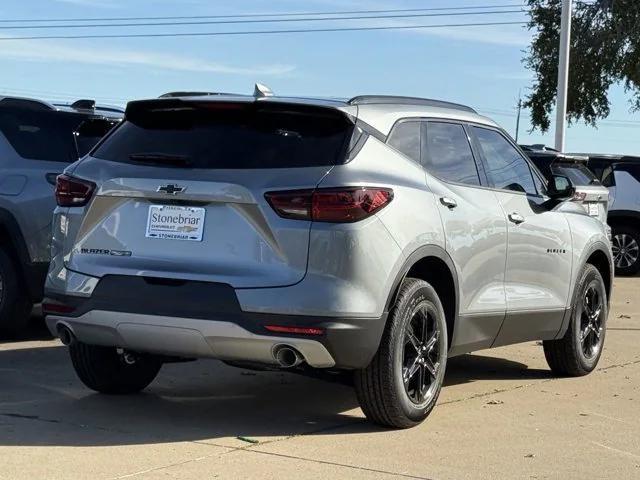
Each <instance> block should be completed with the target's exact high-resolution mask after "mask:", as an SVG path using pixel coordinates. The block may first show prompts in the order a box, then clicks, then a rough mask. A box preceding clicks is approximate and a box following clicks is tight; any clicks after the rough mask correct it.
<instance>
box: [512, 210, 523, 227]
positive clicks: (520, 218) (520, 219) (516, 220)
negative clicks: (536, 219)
mask: <svg viewBox="0 0 640 480" xmlns="http://www.w3.org/2000/svg"><path fill="white" fill-rule="evenodd" d="M509 221H511V222H513V223H515V224H516V225H519V224H521V223H522V222H524V217H523V216H522V215H520V214H519V213H516V212H513V213H510V214H509Z"/></svg>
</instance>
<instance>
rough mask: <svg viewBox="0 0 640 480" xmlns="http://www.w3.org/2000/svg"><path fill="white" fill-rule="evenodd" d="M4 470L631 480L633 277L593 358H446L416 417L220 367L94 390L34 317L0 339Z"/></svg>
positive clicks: (637, 377) (638, 437) (639, 295)
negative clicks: (128, 391) (429, 409)
mask: <svg viewBox="0 0 640 480" xmlns="http://www.w3.org/2000/svg"><path fill="white" fill-rule="evenodd" d="M0 458H1V459H2V461H1V463H0V465H1V466H0V478H2V479H5V478H6V479H22V478H25V479H27V478H28V479H33V478H46V479H58V478H60V479H67V478H69V479H74V478H91V479H121V478H133V479H156V478H162V479H165V478H166V479H198V480H200V479H209V478H252V479H257V478H274V479H275V478H277V479H279V480H281V479H286V478H296V479H298V478H311V477H314V478H380V479H383V478H394V477H395V478H421V479H423V478H425V479H433V480H439V479H464V478H474V479H475V478H491V479H494V478H495V479H500V478H505V479H513V478H527V479H529V478H537V479H542V478H563V479H572V478H581V479H584V478H616V479H627V478H640V278H619V279H616V281H615V294H614V298H613V301H612V305H611V313H610V315H609V324H608V331H607V339H606V344H605V351H604V355H603V357H602V359H601V361H600V365H599V367H598V369H597V371H595V372H594V373H592V374H591V375H590V376H588V377H585V378H554V377H553V376H552V375H551V374H550V372H549V370H548V368H547V365H546V363H545V360H544V356H543V353H542V347H541V346H540V345H538V344H536V343H527V344H522V345H516V346H511V347H505V348H499V349H495V350H490V351H485V352H478V353H477V354H473V355H465V356H462V357H459V358H455V359H452V360H451V361H450V363H449V366H448V372H447V378H446V381H445V387H444V389H443V390H442V394H441V396H440V400H439V404H438V406H437V407H436V409H435V410H434V412H433V413H432V415H431V416H430V417H429V419H428V420H427V421H426V422H425V423H424V424H422V425H420V426H418V427H416V428H413V429H410V430H404V431H392V430H385V429H381V428H378V427H375V426H373V425H371V424H369V423H367V422H366V421H365V419H364V417H363V415H362V412H361V411H360V409H359V408H358V405H357V401H356V398H355V395H354V393H353V391H352V389H351V388H349V387H347V386H343V385H341V384H339V383H329V382H324V381H319V380H313V379H309V378H304V377H301V376H298V375H294V374H289V373H280V372H250V371H245V370H241V369H236V368H232V367H228V366H226V365H224V364H222V363H220V362H217V361H199V362H194V363H186V364H174V365H167V366H165V367H163V370H162V372H161V374H160V376H159V377H158V379H157V380H156V381H155V382H154V383H153V384H152V386H151V387H150V388H149V389H147V390H146V391H145V392H144V393H143V394H140V395H134V396H128V397H114V396H111V397H109V396H103V395H98V394H94V393H93V392H90V391H89V390H87V389H86V388H84V387H83V386H82V384H81V383H80V382H79V380H77V379H76V377H75V374H74V373H73V371H72V368H71V365H70V362H69V359H68V356H67V352H66V349H65V348H64V347H63V346H62V345H61V344H60V343H59V342H58V341H57V340H52V339H51V338H50V337H49V336H48V335H47V334H46V333H45V331H44V329H42V328H41V327H38V326H37V322H36V327H35V328H34V330H33V331H32V332H29V333H28V334H27V335H26V336H25V338H23V339H17V340H16V339H14V340H2V341H0Z"/></svg>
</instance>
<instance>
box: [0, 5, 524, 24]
mask: <svg viewBox="0 0 640 480" xmlns="http://www.w3.org/2000/svg"><path fill="white" fill-rule="evenodd" d="M518 6H519V7H522V6H523V4H522V2H520V3H515V4H502V5H476V6H467V7H430V8H396V9H388V10H346V11H345V10H343V11H333V12H326V11H325V12H297V13H291V12H284V13H246V14H235V15H182V16H168V17H158V16H155V17H106V18H105V17H90V18H86V17H85V18H77V17H76V18H58V19H56V18H31V19H29V18H23V19H0V23H18V22H117V21H132V20H193V19H199V18H200V19H212V18H250V17H294V16H309V15H354V14H369V13H371V14H377V13H399V12H428V11H429V12H430V11H450V10H451V11H453V10H481V9H491V8H513V7H518Z"/></svg>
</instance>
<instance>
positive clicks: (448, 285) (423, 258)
mask: <svg viewBox="0 0 640 480" xmlns="http://www.w3.org/2000/svg"><path fill="white" fill-rule="evenodd" d="M407 277H411V278H419V279H421V280H424V281H425V282H428V283H429V284H430V285H431V286H432V287H433V288H434V289H435V291H436V293H437V294H438V297H439V298H440V301H441V302H442V307H443V309H444V313H445V319H446V323H447V338H448V340H449V347H450V346H451V342H452V340H453V335H454V332H455V328H456V323H457V319H458V303H459V286H458V275H457V273H456V268H455V264H454V263H453V260H452V259H451V257H450V256H449V254H448V253H447V252H446V251H445V250H444V249H443V248H442V247H439V246H437V245H425V246H422V247H420V248H418V249H417V250H416V251H414V252H413V253H412V254H411V255H409V256H408V257H407V259H406V260H405V262H404V265H403V267H402V269H401V270H400V272H399V274H398V275H397V276H396V279H395V281H394V283H393V286H392V288H391V292H390V294H389V297H388V299H387V303H386V305H385V311H386V312H388V311H390V310H391V308H393V304H394V303H395V300H396V297H397V295H398V291H399V290H400V285H401V284H402V282H403V280H404V279H405V278H407Z"/></svg>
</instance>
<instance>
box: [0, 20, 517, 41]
mask: <svg viewBox="0 0 640 480" xmlns="http://www.w3.org/2000/svg"><path fill="white" fill-rule="evenodd" d="M526 24H527V23H526V22H485V23H483V22H479V23H449V24H440V25H394V26H391V25H388V26H384V27H345V28H342V27H337V28H315V29H291V30H250V31H239V32H179V33H130V34H99V35H93V34H90V35H42V36H38V35H34V36H24V37H0V41H11V40H62V39H80V38H83V39H88V38H163V37H217V36H227V35H271V34H284V33H329V32H364V31H376V30H422V29H429V28H457V27H488V26H498V25H526Z"/></svg>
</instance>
